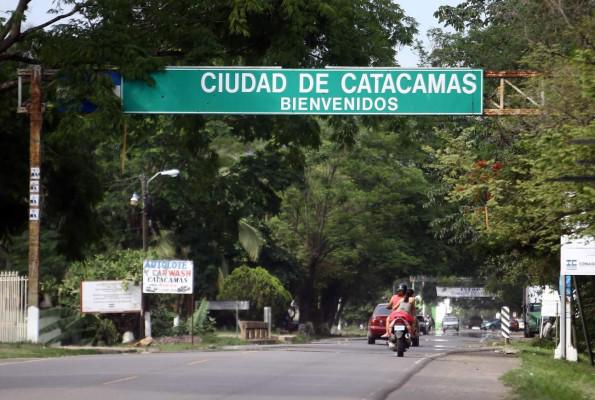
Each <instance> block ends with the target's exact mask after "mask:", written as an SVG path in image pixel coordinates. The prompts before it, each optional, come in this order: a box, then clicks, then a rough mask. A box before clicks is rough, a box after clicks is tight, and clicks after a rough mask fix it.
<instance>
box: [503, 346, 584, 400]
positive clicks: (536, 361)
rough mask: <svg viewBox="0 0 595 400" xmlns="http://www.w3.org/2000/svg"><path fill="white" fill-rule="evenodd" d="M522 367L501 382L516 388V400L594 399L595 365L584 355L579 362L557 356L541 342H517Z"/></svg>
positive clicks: (514, 393) (506, 375) (510, 372)
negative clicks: (557, 358)
mask: <svg viewBox="0 0 595 400" xmlns="http://www.w3.org/2000/svg"><path fill="white" fill-rule="evenodd" d="M514 347H515V348H516V349H517V350H519V352H520V357H521V360H522V364H521V368H520V369H516V370H512V371H509V372H508V373H506V374H505V375H504V376H503V377H502V381H503V382H504V383H505V384H507V385H508V386H510V387H511V388H512V390H513V397H512V398H514V399H539V400H549V399H552V400H566V399H568V400H583V399H584V400H587V399H595V368H593V367H591V365H590V364H589V363H588V360H586V359H585V358H584V357H583V358H582V360H581V359H580V358H579V363H573V362H568V361H563V360H555V359H554V349H553V347H552V346H551V345H544V343H542V342H538V341H532V342H522V343H516V344H514Z"/></svg>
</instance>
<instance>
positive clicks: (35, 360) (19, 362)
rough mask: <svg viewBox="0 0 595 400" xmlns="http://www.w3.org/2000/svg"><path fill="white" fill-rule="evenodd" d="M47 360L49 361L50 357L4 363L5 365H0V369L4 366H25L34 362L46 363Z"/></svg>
mask: <svg viewBox="0 0 595 400" xmlns="http://www.w3.org/2000/svg"><path fill="white" fill-rule="evenodd" d="M49 359H50V357H48V358H36V359H34V360H22V361H10V362H5V363H0V367H3V366H5V365H16V364H27V363H34V362H40V361H47V360H49Z"/></svg>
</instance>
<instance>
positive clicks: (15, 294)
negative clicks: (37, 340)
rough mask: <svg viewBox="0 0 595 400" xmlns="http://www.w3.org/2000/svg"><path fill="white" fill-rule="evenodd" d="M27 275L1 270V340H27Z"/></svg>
mask: <svg viewBox="0 0 595 400" xmlns="http://www.w3.org/2000/svg"><path fill="white" fill-rule="evenodd" d="M27 280H28V279H27V277H25V276H19V274H18V272H0V342H24V341H26V340H27Z"/></svg>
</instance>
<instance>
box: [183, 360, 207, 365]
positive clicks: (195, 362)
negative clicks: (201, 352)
mask: <svg viewBox="0 0 595 400" xmlns="http://www.w3.org/2000/svg"><path fill="white" fill-rule="evenodd" d="M207 361H209V360H206V359H203V360H196V361H192V362H189V363H188V365H196V364H202V363H206V362H207Z"/></svg>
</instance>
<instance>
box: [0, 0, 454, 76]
mask: <svg viewBox="0 0 595 400" xmlns="http://www.w3.org/2000/svg"><path fill="white" fill-rule="evenodd" d="M213 1H217V0H213ZM462 1H463V0H396V2H397V3H398V4H399V5H400V6H401V7H402V8H403V9H404V10H405V13H406V14H407V15H408V16H411V17H413V18H415V20H416V21H417V23H418V24H419V27H418V29H419V32H420V33H419V35H418V39H420V40H422V41H423V43H424V44H425V45H426V47H427V46H428V45H429V42H428V39H427V36H426V32H427V30H428V29H430V28H436V27H443V26H441V25H440V24H438V21H437V20H436V19H435V18H434V16H433V14H434V12H435V11H436V10H437V9H438V7H439V6H442V5H457V4H459V3H461V2H462ZM0 2H1V4H0V11H7V10H14V6H16V4H17V3H18V0H0ZM52 3H53V1H52V0H32V1H31V3H30V6H29V12H28V14H27V17H28V23H29V24H38V23H40V22H44V21H46V20H47V17H48V16H47V15H46V11H47V10H48V9H49V8H51V6H52ZM10 6H12V8H9V7H10ZM397 59H398V61H399V64H400V65H401V67H416V66H417V63H418V62H419V59H418V57H417V55H415V54H413V52H412V51H411V49H410V48H408V47H406V48H403V49H399V54H398V57H397Z"/></svg>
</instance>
